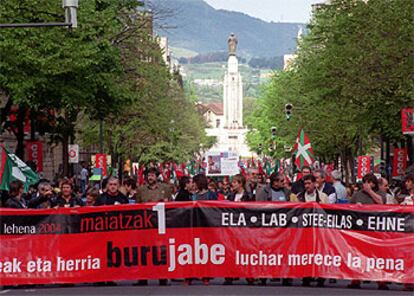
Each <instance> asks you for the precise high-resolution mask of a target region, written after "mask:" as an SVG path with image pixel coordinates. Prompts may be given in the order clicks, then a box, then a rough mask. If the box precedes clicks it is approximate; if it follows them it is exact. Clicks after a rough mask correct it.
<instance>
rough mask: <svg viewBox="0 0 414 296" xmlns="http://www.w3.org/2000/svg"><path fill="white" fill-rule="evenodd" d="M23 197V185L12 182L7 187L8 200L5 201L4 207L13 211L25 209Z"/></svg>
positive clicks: (18, 182)
mask: <svg viewBox="0 0 414 296" xmlns="http://www.w3.org/2000/svg"><path fill="white" fill-rule="evenodd" d="M22 196H23V183H22V182H21V181H13V182H11V183H10V185H9V198H8V199H7V200H6V203H5V205H4V206H5V207H6V208H13V209H26V208H27V205H26V200H25V199H24V198H23V197H22Z"/></svg>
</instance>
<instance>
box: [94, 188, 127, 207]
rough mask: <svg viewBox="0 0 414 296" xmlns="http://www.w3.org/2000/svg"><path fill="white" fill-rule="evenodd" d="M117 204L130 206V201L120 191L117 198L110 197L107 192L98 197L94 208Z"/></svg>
mask: <svg viewBox="0 0 414 296" xmlns="http://www.w3.org/2000/svg"><path fill="white" fill-rule="evenodd" d="M115 202H119V203H120V204H128V203H129V200H128V198H127V197H126V196H125V195H123V194H122V193H121V192H119V191H118V194H117V195H115V196H112V195H109V194H108V193H107V192H104V193H102V194H101V195H99V196H98V198H97V199H96V201H95V204H94V206H104V205H114V204H115Z"/></svg>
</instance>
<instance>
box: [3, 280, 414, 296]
mask: <svg viewBox="0 0 414 296" xmlns="http://www.w3.org/2000/svg"><path fill="white" fill-rule="evenodd" d="M222 282H223V281H222V280H213V281H212V282H211V283H210V285H209V286H204V285H202V283H201V282H199V281H195V282H194V284H193V285H191V286H184V285H183V283H182V282H172V283H171V285H169V286H167V287H160V286H158V283H157V282H156V281H150V283H149V286H145V287H137V286H132V282H122V283H118V286H116V287H95V286H92V285H76V286H75V287H66V288H65V287H60V286H57V285H51V286H43V287H36V288H30V289H5V290H2V291H0V296H3V295H6V296H9V295H27V296H37V295H39V296H43V295H59V296H61V295H122V296H126V295H235V296H240V295H272V296H274V295H306V296H310V295H317V296H321V295H330V296H334V295H352V296H357V295H390V296H391V295H397V296H400V295H401V296H404V295H410V296H413V295H414V293H413V292H403V291H402V288H403V286H402V285H396V284H392V285H390V290H389V291H379V290H377V289H376V285H375V284H374V283H368V284H363V289H361V290H352V289H347V288H346V285H347V284H348V283H349V282H347V281H339V282H338V283H336V284H327V286H326V287H325V288H317V287H301V285H300V281H297V280H295V281H294V284H293V286H292V287H284V286H281V283H280V282H270V283H269V284H268V285H267V286H259V285H255V286H248V285H247V284H246V282H245V281H244V280H240V281H238V282H235V284H234V285H233V286H223V285H222ZM236 283H237V284H236Z"/></svg>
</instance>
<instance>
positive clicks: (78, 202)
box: [51, 195, 85, 208]
mask: <svg viewBox="0 0 414 296" xmlns="http://www.w3.org/2000/svg"><path fill="white" fill-rule="evenodd" d="M66 205H69V207H71V208H73V207H75V206H80V207H83V206H84V205H85V203H84V202H83V201H82V199H80V198H79V197H76V196H72V197H71V198H70V199H69V201H66V199H64V198H63V197H62V196H61V195H58V196H57V197H56V198H54V199H52V200H51V207H52V208H54V207H65V206H66Z"/></svg>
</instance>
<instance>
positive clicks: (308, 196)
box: [305, 190, 316, 201]
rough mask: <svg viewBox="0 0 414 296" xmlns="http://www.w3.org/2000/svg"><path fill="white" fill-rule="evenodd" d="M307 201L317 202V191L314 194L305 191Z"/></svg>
mask: <svg viewBox="0 0 414 296" xmlns="http://www.w3.org/2000/svg"><path fill="white" fill-rule="evenodd" d="M305 200H306V201H316V190H315V191H314V192H313V193H312V194H308V193H307V192H306V191H305Z"/></svg>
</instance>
